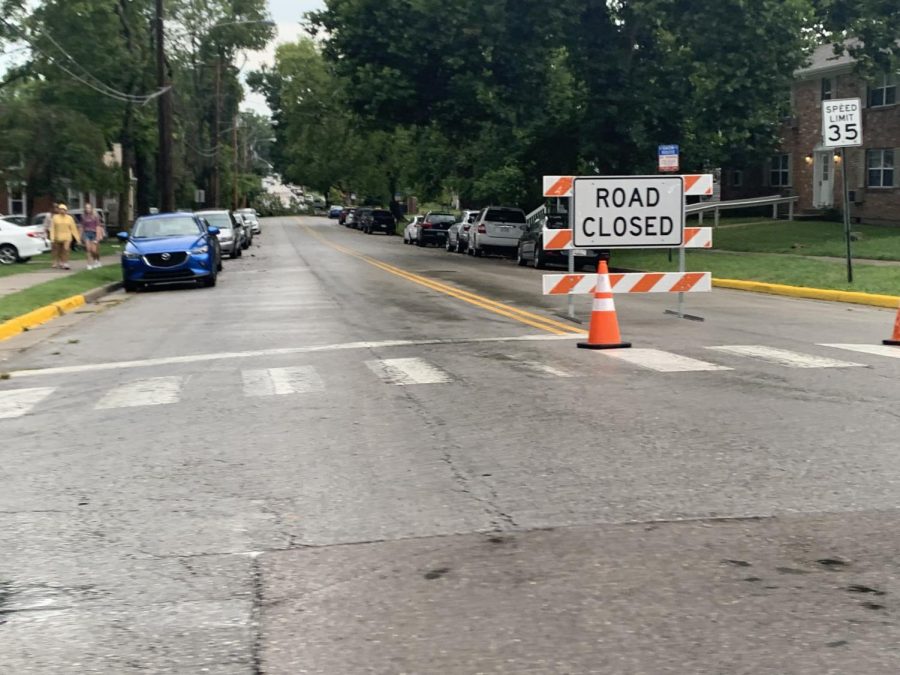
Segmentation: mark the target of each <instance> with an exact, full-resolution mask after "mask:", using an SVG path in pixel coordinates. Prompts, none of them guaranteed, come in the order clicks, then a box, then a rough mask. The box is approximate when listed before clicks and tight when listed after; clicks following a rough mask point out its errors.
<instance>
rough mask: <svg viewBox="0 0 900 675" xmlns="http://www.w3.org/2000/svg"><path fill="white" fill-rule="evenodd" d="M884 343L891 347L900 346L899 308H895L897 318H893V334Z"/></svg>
mask: <svg viewBox="0 0 900 675" xmlns="http://www.w3.org/2000/svg"><path fill="white" fill-rule="evenodd" d="M884 344H886V345H890V346H892V347H900V308H898V309H897V318H896V319H895V320H894V334H893V335H892V336H891V338H890V339H889V340H885V341H884Z"/></svg>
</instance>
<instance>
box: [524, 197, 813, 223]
mask: <svg viewBox="0 0 900 675" xmlns="http://www.w3.org/2000/svg"><path fill="white" fill-rule="evenodd" d="M799 201H800V197H797V196H794V197H782V196H781V195H773V196H772V197H753V198H751V199H730V200H728V201H724V202H721V201H720V202H700V203H698V204H688V205H687V206H686V207H685V209H684V212H685V214H687V215H689V216H691V215H695V214H698V215H699V216H700V222H701V223H702V222H703V214H704V213H709V212H710V211H712V212H713V213H715V216H716V224H717V225H718V223H719V211H727V210H729V209H746V208H751V207H754V206H771V207H772V217H773V218H778V207H779V206H780V205H781V204H787V205H788V220H793V219H794V205H795V204H796V203H797V202H799ZM546 215H547V206H546V205H544V206H539V207H538V208H536V209H535V210H534V211H532V212H531V213H529V214H528V215H527V216H526V217H525V222H526V223H528V226H529V227H531V225H533V224H534V223H535V222H536V221H538V220H541V219H543V218H544V217H546Z"/></svg>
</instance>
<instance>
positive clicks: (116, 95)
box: [0, 17, 172, 105]
mask: <svg viewBox="0 0 900 675" xmlns="http://www.w3.org/2000/svg"><path fill="white" fill-rule="evenodd" d="M0 23H2V24H3V25H5V26H6V27H7V28H9V29H10V30H12V31H14V32H16V33H18V35H19V36H20V38H21V39H22V40H24V41H25V42H27V43H28V44H29V45H30V47H31V49H33V50H34V51H36V52H37V53H39V54H41V55H43V56H44V57H45V58H47V59H48V60H49V61H50V62H51V63H52V64H53V65H55V66H56V67H57V68H59V69H60V70H62V71H63V72H64V73H66V74H67V75H68V76H69V77H71V78H72V79H74V80H75V81H77V82H79V83H81V84H83V85H85V86H86V87H89V88H90V89H91V90H93V91H96V92H97V93H98V94H102V95H103V96H106V97H108V98H112V99H114V100H117V101H121V102H123V103H137V104H140V105H146V104H147V103H149V102H150V101H152V100H153V99H155V98H158V97H159V96H162V95H163V94H165V93H166V92H167V91H169V90H170V89H171V88H172V87H171V86H168V87H163V88H161V89H158V90H156V91H155V92H153V93H152V94H141V95H136V94H129V93H128V92H124V91H120V90H118V89H115V88H114V87H111V86H110V85H108V84H106V83H105V82H103V81H102V80H100V79H99V78H98V77H96V76H95V75H94V74H93V73H91V72H90V71H89V70H88V69H87V68H85V67H84V66H83V65H81V63H79V62H78V61H77V60H76V59H75V58H74V57H73V56H72V55H71V54H69V53H68V52H67V51H66V50H65V49H64V48H63V47H62V45H60V44H59V43H58V42H57V41H56V40H55V39H53V36H51V35H50V34H49V33H46V32H44V33H41V35H42V36H43V37H45V38H47V39H48V40H49V41H50V42H51V43H52V44H53V45H54V46H55V47H56V48H57V49H58V50H59V51H60V52H61V53H62V54H63V56H65V57H66V58H67V59H68V60H69V61H71V62H72V63H73V64H75V65H76V66H78V68H79V69H80V70H81V71H82V72H83V73H84V74H85V76H87V77H88V78H90V80H88V79H86V78H85V76H81V75H78V74H77V73H74V72H72V70H70V69H69V68H67V67H66V66H64V65H63V64H62V63H60V62H59V60H58V59H57V58H56V57H54V56H53V55H51V54H49V53H47V52H46V51H45V50H44V49H42V48H41V47H40V46H38V44H36V41H35V40H34V39H32V37H31V36H30V35H28V34H27V33H26V32H25V31H24V30H22V29H20V28H19V27H17V26H15V25H13V24H11V23H9V22H8V21H6V19H4V18H2V17H0ZM91 80H93V81H91Z"/></svg>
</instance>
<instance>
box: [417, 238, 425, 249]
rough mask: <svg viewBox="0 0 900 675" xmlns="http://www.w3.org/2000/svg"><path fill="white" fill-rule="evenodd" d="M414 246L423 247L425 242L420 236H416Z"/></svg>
mask: <svg viewBox="0 0 900 675" xmlns="http://www.w3.org/2000/svg"><path fill="white" fill-rule="evenodd" d="M416 246H418V247H419V248H425V242H424V241H423V240H422V238H421V237H418V238H416Z"/></svg>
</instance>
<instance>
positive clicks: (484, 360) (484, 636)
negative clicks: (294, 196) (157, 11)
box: [0, 219, 900, 675]
mask: <svg viewBox="0 0 900 675" xmlns="http://www.w3.org/2000/svg"><path fill="white" fill-rule="evenodd" d="M263 227H264V234H263V236H262V237H260V238H259V239H258V240H257V242H258V243H257V245H256V246H255V248H254V249H253V251H252V253H253V256H252V257H249V256H245V257H244V258H243V259H242V260H235V261H226V272H225V274H223V275H222V277H221V278H220V283H219V286H218V287H217V288H215V289H179V290H168V291H164V292H149V293H141V294H138V295H136V296H131V297H129V298H128V299H127V300H126V301H124V302H121V303H116V302H114V303H112V304H111V305H110V306H109V307H108V308H107V309H105V310H104V311H99V312H94V313H91V314H86V315H84V316H82V317H79V318H77V320H72V321H70V322H68V323H65V324H61V326H62V327H61V328H58V329H56V332H55V333H54V332H50V333H48V334H47V335H45V336H44V337H43V338H42V339H41V340H39V341H35V339H34V336H31V338H30V340H29V336H27V335H26V336H22V337H21V338H16V340H20V342H16V340H14V341H12V342H10V343H6V344H5V345H4V350H3V351H2V354H0V372H6V373H9V375H10V377H9V379H6V380H0V429H2V432H3V443H2V445H0V673H4V674H6V673H10V674H16V675H20V674H30V673H110V674H119V673H132V672H150V673H229V674H230V673H235V674H237V673H242V674H248V673H266V674H276V673H277V674H285V675H287V674H291V675H292V674H295V673H328V674H336V675H352V674H355V673H451V674H455V673H461V674H468V673H614V674H619V673H623V674H637V673H641V674H643V673H647V674H651V675H655V674H657V673H660V674H667V673H672V674H678V675H686V674H707V673H709V674H728V675H733V674H737V673H753V674H754V675H759V674H761V673H766V674H768V673H772V674H776V673H778V674H783V673H790V674H791V675H805V674H810V675H813V674H815V675H820V674H822V673H836V674H842V675H845V674H857V673H858V674H864V675H880V674H882V673H884V674H886V675H887V674H891V675H894V674H896V673H898V672H900V627H898V624H897V621H898V616H900V604H898V603H900V582H898V566H900V562H898V561H900V556H898V553H900V551H898V549H900V545H898V537H897V534H896V521H897V515H898V514H897V509H898V504H900V412H898V411H900V408H898V402H900V385H898V382H900V359H898V358H896V357H897V355H898V353H897V352H888V351H884V352H883V353H878V350H877V349H875V350H874V353H873V352H867V351H865V350H867V349H869V347H872V346H875V345H880V343H881V339H883V338H884V337H887V335H888V333H889V330H890V327H891V325H892V321H893V317H892V315H891V313H890V312H886V311H881V310H876V309H867V308H862V307H856V306H850V305H840V304H828V303H820V302H813V301H803V300H792V299H786V298H776V297H767V296H760V295H753V294H745V293H740V292H729V291H715V292H713V293H711V294H708V295H702V296H701V295H691V296H689V298H688V308H689V310H690V311H691V312H692V313H695V314H700V315H702V316H704V317H705V318H706V319H707V320H706V322H704V323H697V322H690V321H680V320H678V319H676V318H673V317H670V316H665V315H664V314H663V310H664V309H665V308H667V307H669V306H671V305H672V304H673V302H674V299H672V298H668V297H663V296H633V297H618V298H617V304H618V308H619V319H620V322H621V326H622V332H623V334H624V337H625V338H626V339H629V340H631V341H632V342H633V343H634V345H635V349H633V350H631V351H630V352H616V353H595V352H586V351H582V350H578V349H576V347H575V342H576V341H577V339H578V336H577V335H576V334H575V333H574V332H573V331H578V330H579V329H580V328H583V326H581V327H579V326H577V325H574V324H571V323H569V322H567V321H565V320H564V319H563V318H561V317H560V316H559V315H558V313H559V312H560V310H561V309H563V307H564V301H562V302H561V301H560V300H558V299H545V298H543V297H541V296H540V286H541V284H540V274H539V273H537V272H535V271H534V270H530V269H519V268H517V267H515V265H514V264H513V263H511V262H509V261H499V260H479V259H472V258H468V257H464V256H459V255H455V254H448V253H445V252H444V251H442V250H439V249H427V250H421V249H417V248H414V247H406V246H403V245H402V244H401V242H400V241H399V239H398V238H388V237H385V236H378V235H376V236H366V235H363V234H360V233H357V232H355V231H348V230H345V229H344V228H342V227H339V226H337V225H335V224H333V222H331V221H325V220H322V219H305V220H304V219H282V220H269V221H268V222H266V223H264V225H263ZM117 299H118V298H114V300H117ZM587 303H588V299H587V298H584V299H579V303H578V308H579V313H580V315H581V316H582V317H584V316H585V312H586V308H587V307H588V304H587ZM826 345H844V346H843V347H835V346H826ZM26 347H27V348H26ZM860 350H862V351H860Z"/></svg>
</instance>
